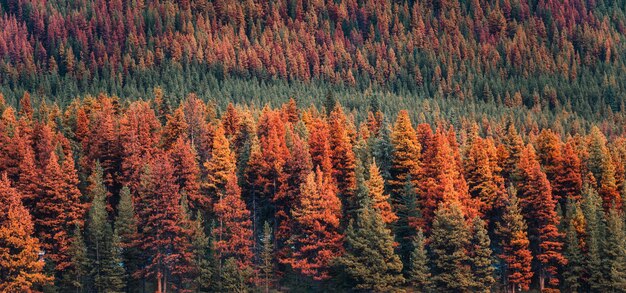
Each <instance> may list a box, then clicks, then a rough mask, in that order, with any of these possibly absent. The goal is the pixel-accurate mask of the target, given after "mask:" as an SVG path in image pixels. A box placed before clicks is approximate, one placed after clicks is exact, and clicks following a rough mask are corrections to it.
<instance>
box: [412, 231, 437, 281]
mask: <svg viewBox="0 0 626 293" xmlns="http://www.w3.org/2000/svg"><path fill="white" fill-rule="evenodd" d="M425 242H426V239H425V238H424V233H422V230H419V231H417V236H416V237H415V240H414V242H413V247H414V248H413V251H412V252H411V262H410V267H409V270H408V272H407V281H408V283H409V284H410V285H411V286H412V287H414V288H415V289H416V290H418V291H419V292H430V291H431V290H432V283H431V274H430V268H429V267H428V254H427V252H426V244H425Z"/></svg>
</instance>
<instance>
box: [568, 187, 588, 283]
mask: <svg viewBox="0 0 626 293" xmlns="http://www.w3.org/2000/svg"><path fill="white" fill-rule="evenodd" d="M567 212H568V216H567V217H566V218H565V221H566V223H565V225H566V233H565V250H564V255H565V257H566V258H567V265H566V266H565V269H564V271H563V281H564V284H563V286H564V288H565V289H566V290H567V291H568V292H578V291H579V290H581V285H582V278H581V277H582V276H583V274H584V270H585V267H584V265H585V263H584V261H585V259H584V256H583V253H582V249H581V243H580V240H579V235H578V232H577V227H576V222H575V221H576V216H577V215H576V214H577V213H582V211H581V210H580V207H579V206H578V205H577V204H576V203H574V202H573V200H571V199H570V200H568V205H567Z"/></svg>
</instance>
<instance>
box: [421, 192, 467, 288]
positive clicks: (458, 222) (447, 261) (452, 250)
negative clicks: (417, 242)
mask: <svg viewBox="0 0 626 293" xmlns="http://www.w3.org/2000/svg"><path fill="white" fill-rule="evenodd" d="M469 240H470V235H469V229H468V227H467V224H466V223H465V219H464V217H463V212H462V211H461V207H460V205H459V203H457V202H452V203H450V204H449V205H445V204H441V205H440V207H439V209H437V211H436V212H435V218H434V220H433V227H432V231H431V238H430V252H431V257H430V261H431V267H432V269H433V270H432V273H433V278H432V280H433V284H434V285H435V287H436V288H437V290H438V291H439V292H469V291H471V286H472V283H473V278H474V277H473V276H472V272H471V269H470V267H469V266H468V263H469V260H470V259H469V256H468V255H467V251H466V249H467V247H468V245H469Z"/></svg>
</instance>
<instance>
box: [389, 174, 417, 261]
mask: <svg viewBox="0 0 626 293" xmlns="http://www.w3.org/2000/svg"><path fill="white" fill-rule="evenodd" d="M420 220H421V217H420V212H419V208H418V205H417V194H416V193H415V188H414V187H413V183H412V182H411V177H410V176H409V177H408V178H407V180H406V184H405V186H404V190H403V192H402V195H401V205H399V207H398V221H397V222H396V223H395V225H394V228H395V235H396V241H397V242H398V244H399V248H398V251H399V253H398V254H399V255H400V258H401V259H402V263H404V264H405V268H408V267H409V266H408V265H407V264H409V263H410V255H411V253H412V252H413V250H414V248H413V238H414V237H415V236H416V232H417V231H418V230H421V229H420V228H419V226H418V223H419V221H420Z"/></svg>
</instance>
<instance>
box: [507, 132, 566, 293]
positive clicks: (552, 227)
mask: <svg viewBox="0 0 626 293" xmlns="http://www.w3.org/2000/svg"><path fill="white" fill-rule="evenodd" d="M518 168H519V175H520V179H521V181H520V184H519V188H520V205H521V207H522V211H524V215H525V217H526V221H527V223H528V225H529V232H530V233H529V234H530V237H529V239H530V240H531V244H532V246H531V248H532V251H533V254H534V256H535V259H536V260H538V261H539V264H538V265H539V268H540V269H539V273H540V274H539V276H538V277H539V287H540V288H541V289H542V290H543V289H544V286H545V284H544V282H545V280H546V279H547V280H548V283H549V285H551V286H557V285H558V283H559V279H558V276H557V274H558V271H557V270H558V267H559V266H562V265H565V264H566V263H567V259H565V258H564V257H563V255H562V253H561V251H562V249H563V242H562V237H563V235H562V234H561V233H560V232H559V231H558V228H557V227H558V224H559V222H560V219H559V216H558V214H557V212H556V201H555V200H554V198H553V197H552V189H551V187H550V183H549V181H548V179H547V177H546V175H545V173H543V172H542V171H541V166H540V165H539V162H538V161H537V159H536V157H535V151H534V149H533V147H532V146H531V145H530V144H529V145H528V146H527V147H526V148H525V149H524V151H523V152H522V156H521V158H520V162H519V164H518Z"/></svg>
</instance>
